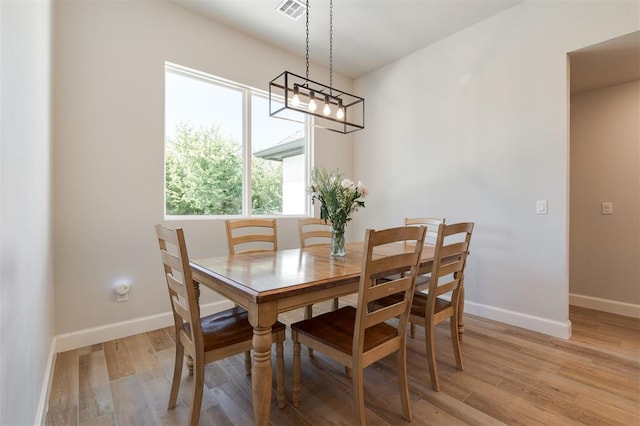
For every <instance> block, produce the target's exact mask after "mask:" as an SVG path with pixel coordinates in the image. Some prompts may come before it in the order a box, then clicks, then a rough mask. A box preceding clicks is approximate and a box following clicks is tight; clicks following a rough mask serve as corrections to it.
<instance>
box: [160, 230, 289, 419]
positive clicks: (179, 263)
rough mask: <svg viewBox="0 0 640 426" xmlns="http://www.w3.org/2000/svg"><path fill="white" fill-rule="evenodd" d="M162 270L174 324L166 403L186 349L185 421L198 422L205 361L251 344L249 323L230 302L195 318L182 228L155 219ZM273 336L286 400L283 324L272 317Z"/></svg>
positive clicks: (281, 398)
mask: <svg viewBox="0 0 640 426" xmlns="http://www.w3.org/2000/svg"><path fill="white" fill-rule="evenodd" d="M155 230H156V235H157V237H158V243H159V245H160V253H161V255H162V263H163V266H164V273H165V277H166V279H167V286H168V289H169V299H170V300H171V310H172V311H173V320H174V325H175V333H176V334H175V341H176V358H175V366H174V370H173V381H172V383H171V392H170V394H169V404H168V409H173V408H175V406H176V400H177V398H178V391H179V389H180V380H181V378H182V364H183V357H184V354H185V352H186V353H187V354H188V355H189V356H191V358H192V359H193V375H194V382H193V393H192V396H191V412H190V414H189V424H190V425H197V424H198V420H199V418H200V407H201V404H202V394H203V386H204V366H205V364H207V363H210V362H213V361H217V360H220V359H223V358H227V357H230V356H233V355H236V354H239V353H243V352H247V351H250V350H251V347H252V340H253V327H252V326H251V324H249V320H248V315H247V311H245V310H244V309H242V308H240V307H234V308H231V309H227V310H224V311H222V312H218V313H215V314H213V315H209V316H206V317H203V318H200V308H199V306H198V301H197V296H196V292H197V290H196V288H195V287H194V285H193V281H192V278H191V268H190V267H189V257H188V255H187V247H186V244H185V240H184V233H183V231H182V228H177V229H170V228H166V227H164V226H162V225H156V227H155ZM272 338H273V340H274V341H275V342H276V365H277V395H278V406H279V407H284V406H285V404H286V400H285V392H284V356H283V342H284V339H285V326H284V324H282V323H279V322H276V324H274V325H273V328H272Z"/></svg>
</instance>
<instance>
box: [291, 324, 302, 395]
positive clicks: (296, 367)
mask: <svg viewBox="0 0 640 426" xmlns="http://www.w3.org/2000/svg"><path fill="white" fill-rule="evenodd" d="M291 338H292V339H293V393H292V396H291V402H292V403H293V406H294V407H298V406H300V370H301V359H300V342H298V333H297V332H296V331H292V333H291Z"/></svg>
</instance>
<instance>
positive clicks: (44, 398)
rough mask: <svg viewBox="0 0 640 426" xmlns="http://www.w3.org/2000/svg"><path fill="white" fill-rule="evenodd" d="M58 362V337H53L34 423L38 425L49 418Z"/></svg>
mask: <svg viewBox="0 0 640 426" xmlns="http://www.w3.org/2000/svg"><path fill="white" fill-rule="evenodd" d="M55 363H56V338H55V337H53V338H52V339H51V346H50V348H49V356H48V357H47V365H46V366H45V369H44V376H43V379H42V388H41V389H40V401H39V402H38V411H37V413H36V420H35V422H34V423H33V424H34V425H37V426H42V425H44V424H45V421H46V419H47V411H49V394H50V393H51V382H52V381H53V367H54V366H55Z"/></svg>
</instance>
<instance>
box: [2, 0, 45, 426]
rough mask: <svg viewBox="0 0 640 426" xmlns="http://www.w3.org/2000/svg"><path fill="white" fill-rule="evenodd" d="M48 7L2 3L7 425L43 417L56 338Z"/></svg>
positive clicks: (4, 406)
mask: <svg viewBox="0 0 640 426" xmlns="http://www.w3.org/2000/svg"><path fill="white" fill-rule="evenodd" d="M50 31H51V8H50V4H49V2H48V1H39V2H7V1H0V142H1V145H0V342H1V343H0V346H1V347H2V349H1V350H0V424H1V425H33V424H36V423H38V422H40V421H41V416H42V414H43V413H44V406H45V402H46V401H45V399H41V398H45V397H46V391H45V388H46V385H47V383H48V382H47V379H48V377H49V373H50V369H51V362H50V361H51V359H52V355H53V354H52V353H51V349H52V337H53V302H52V288H53V283H52V278H51V277H52V267H51V251H50V249H51V247H50V244H51V238H50V236H51V226H50V219H49V217H50V216H49V215H50V184H49V182H50V129H49V127H50V80H49V71H50Z"/></svg>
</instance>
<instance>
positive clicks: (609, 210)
mask: <svg viewBox="0 0 640 426" xmlns="http://www.w3.org/2000/svg"><path fill="white" fill-rule="evenodd" d="M602 214H613V203H612V202H611V201H603V202H602Z"/></svg>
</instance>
